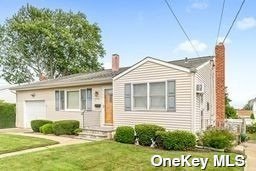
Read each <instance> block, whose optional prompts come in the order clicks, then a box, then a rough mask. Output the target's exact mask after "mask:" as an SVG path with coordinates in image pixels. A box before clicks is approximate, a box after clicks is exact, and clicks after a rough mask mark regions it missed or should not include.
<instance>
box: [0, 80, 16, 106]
mask: <svg viewBox="0 0 256 171" xmlns="http://www.w3.org/2000/svg"><path fill="white" fill-rule="evenodd" d="M10 88H11V86H10V85H6V84H5V85H2V86H0V100H2V101H5V102H7V103H13V104H15V103H16V95H15V91H12V90H10Z"/></svg>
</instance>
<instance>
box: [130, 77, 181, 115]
mask: <svg viewBox="0 0 256 171" xmlns="http://www.w3.org/2000/svg"><path fill="white" fill-rule="evenodd" d="M168 81H175V86H176V83H177V82H176V80H175V79H168V80H155V81H145V82H142V81H140V82H137V81H136V82H131V83H130V84H131V111H130V112H138V111H144V112H147V111H148V112H154V111H156V112H158V111H159V112H176V105H177V104H176V103H177V102H176V98H177V95H176V94H177V90H176V87H175V110H174V111H169V110H168ZM161 82H164V83H165V109H152V108H151V109H150V92H149V91H150V88H149V84H150V83H161ZM127 84H128V83H127ZM134 84H135V85H136V84H147V108H146V109H139V108H135V107H134V104H133V102H134V100H133V99H134V91H133V85H134Z"/></svg>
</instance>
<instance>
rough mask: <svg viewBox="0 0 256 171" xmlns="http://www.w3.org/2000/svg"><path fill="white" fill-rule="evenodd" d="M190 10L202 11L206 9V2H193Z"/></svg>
mask: <svg viewBox="0 0 256 171" xmlns="http://www.w3.org/2000/svg"><path fill="white" fill-rule="evenodd" d="M190 8H191V9H198V10H204V9H206V8H208V4H207V3H206V2H199V1H198V2H194V3H192V5H191V7H190Z"/></svg>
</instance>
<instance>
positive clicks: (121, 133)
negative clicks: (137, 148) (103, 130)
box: [114, 126, 135, 144]
mask: <svg viewBox="0 0 256 171" xmlns="http://www.w3.org/2000/svg"><path fill="white" fill-rule="evenodd" d="M114 139H115V141H117V142H121V143H126V144H134V140H135V136H134V129H133V127H131V126H120V127H118V128H117V129H116V133H115V136H114Z"/></svg>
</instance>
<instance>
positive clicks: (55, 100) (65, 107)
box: [54, 89, 66, 112]
mask: <svg viewBox="0 0 256 171" xmlns="http://www.w3.org/2000/svg"><path fill="white" fill-rule="evenodd" d="M56 91H59V101H58V103H59V110H56V97H55V96H56ZM61 91H64V109H61V108H60V106H61V99H60V92H61ZM65 98H66V92H65V90H63V89H56V90H54V102H55V103H54V108H55V111H56V112H59V111H65V110H66V104H65V103H66V102H65V101H66V99H65Z"/></svg>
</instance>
